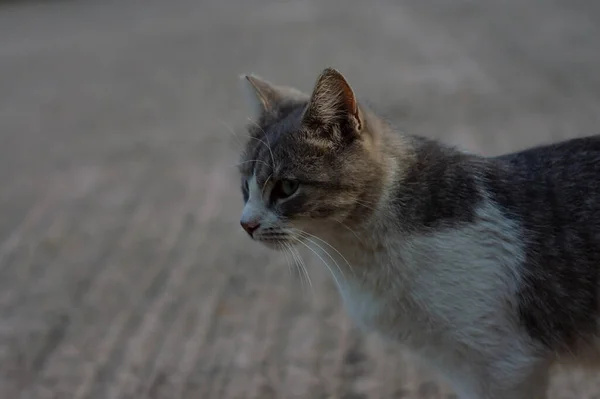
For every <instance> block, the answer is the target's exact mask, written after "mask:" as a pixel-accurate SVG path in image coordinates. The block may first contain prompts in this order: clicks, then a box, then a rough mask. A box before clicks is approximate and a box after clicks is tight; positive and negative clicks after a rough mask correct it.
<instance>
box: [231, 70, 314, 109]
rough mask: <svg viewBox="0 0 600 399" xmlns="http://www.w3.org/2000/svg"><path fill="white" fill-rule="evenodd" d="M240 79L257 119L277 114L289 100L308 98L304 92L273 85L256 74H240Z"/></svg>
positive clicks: (304, 99) (305, 99)
mask: <svg viewBox="0 0 600 399" xmlns="http://www.w3.org/2000/svg"><path fill="white" fill-rule="evenodd" d="M240 80H241V82H242V84H243V86H244V91H245V92H246V95H247V97H248V101H249V103H250V105H251V107H252V112H253V116H254V117H255V118H256V119H259V120H260V119H262V118H263V117H265V116H277V114H278V113H279V110H280V109H281V108H282V107H283V106H284V105H286V104H289V103H290V102H295V101H307V99H308V96H307V95H306V94H304V93H302V92H300V91H298V90H296V89H293V88H291V87H283V86H278V85H274V84H272V83H270V82H268V81H266V80H264V79H262V78H260V77H258V76H256V75H241V76H240Z"/></svg>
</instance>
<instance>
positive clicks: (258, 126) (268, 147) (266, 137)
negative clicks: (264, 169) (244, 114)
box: [248, 117, 275, 167]
mask: <svg viewBox="0 0 600 399" xmlns="http://www.w3.org/2000/svg"><path fill="white" fill-rule="evenodd" d="M248 120H249V121H250V122H252V123H253V124H254V126H256V127H257V128H259V129H260V130H261V131H262V132H263V134H264V135H265V139H267V143H265V142H264V141H262V140H261V139H259V138H258V137H251V138H253V139H255V140H258V141H260V142H261V143H263V144H264V145H266V146H267V149H268V150H269V152H270V153H271V161H273V167H275V157H274V156H273V151H272V150H271V145H270V143H269V137H268V136H267V133H266V132H265V131H264V130H263V128H262V127H260V125H259V124H258V123H256V122H254V121H253V120H252V118H250V117H248Z"/></svg>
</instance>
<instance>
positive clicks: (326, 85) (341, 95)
mask: <svg viewBox="0 0 600 399" xmlns="http://www.w3.org/2000/svg"><path fill="white" fill-rule="evenodd" d="M304 120H305V122H306V123H308V124H315V125H324V126H335V125H337V126H343V127H345V128H350V129H351V130H352V131H354V132H355V133H359V132H360V131H361V129H362V116H361V113H360V110H359V107H358V102H357V100H356V96H355V95H354V91H353V90H352V88H351V87H350V85H349V84H348V82H347V81H346V79H345V78H344V76H343V75H342V74H341V73H340V72H338V71H337V70H335V69H333V68H326V69H325V70H323V72H321V75H320V76H319V78H318V79H317V83H316V85H315V88H314V90H313V93H312V96H311V98H310V101H309V103H308V107H307V108H306V112H305V114H304Z"/></svg>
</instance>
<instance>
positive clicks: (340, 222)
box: [333, 219, 364, 243]
mask: <svg viewBox="0 0 600 399" xmlns="http://www.w3.org/2000/svg"><path fill="white" fill-rule="evenodd" d="M333 220H334V221H335V222H337V223H339V224H341V225H342V226H343V227H345V228H346V229H348V231H349V232H351V233H352V234H354V236H355V237H356V239H357V240H358V241H360V242H362V243H364V241H363V239H362V238H360V236H359V235H358V233H357V232H356V231H354V230H353V229H351V228H350V227H349V226H347V225H346V224H344V223H342V221H340V220H337V219H333Z"/></svg>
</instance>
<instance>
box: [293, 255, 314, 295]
mask: <svg viewBox="0 0 600 399" xmlns="http://www.w3.org/2000/svg"><path fill="white" fill-rule="evenodd" d="M290 249H291V250H292V252H295V253H296V259H297V261H298V267H299V270H300V271H301V272H303V273H304V276H305V277H306V281H307V282H308V286H309V287H310V289H311V290H312V291H313V292H314V289H313V286H312V281H311V279H310V276H309V275H308V270H307V269H306V263H304V259H302V256H300V253H299V252H298V250H297V249H295V248H294V247H292V246H291V245H290Z"/></svg>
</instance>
